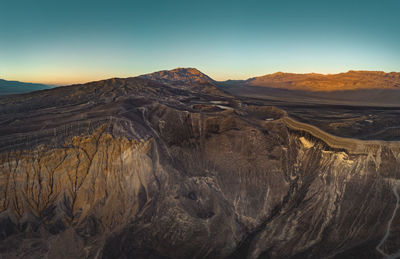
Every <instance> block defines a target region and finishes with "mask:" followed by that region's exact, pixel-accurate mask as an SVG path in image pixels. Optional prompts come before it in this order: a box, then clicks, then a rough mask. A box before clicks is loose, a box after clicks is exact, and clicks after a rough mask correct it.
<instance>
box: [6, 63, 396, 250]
mask: <svg viewBox="0 0 400 259" xmlns="http://www.w3.org/2000/svg"><path fill="white" fill-rule="evenodd" d="M385 84H386V83H385ZM228 90H229V89H228V88H227V87H225V86H223V85H221V84H220V83H218V82H217V81H215V80H213V79H211V78H210V77H208V76H206V75H204V74H203V73H201V72H200V71H198V70H196V69H192V68H189V69H175V70H172V71H160V72H156V73H153V74H148V75H143V76H139V77H132V78H123V79H122V78H112V79H108V80H102V81H97V82H90V83H87V84H81V85H72V86H64V87H58V88H54V89H49V90H43V91H37V92H33V93H29V94H21V95H10V96H7V97H0V143H1V145H0V257H4V258H39V257H40V258H42V257H45V258H396V257H398V256H399V255H400V227H399V226H400V224H399V223H400V213H399V212H398V203H399V193H398V192H399V189H400V139H399V138H398V135H396V134H397V133H396V132H397V131H396V132H393V133H390V134H391V135H390V136H391V137H390V139H389V140H388V139H385V138H379V136H380V135H379V132H381V131H382V129H381V128H379V127H378V126H379V125H384V127H389V126H393V125H391V124H390V123H387V121H384V120H383V119H381V120H382V121H383V122H382V123H380V122H379V120H378V117H379V116H377V118H376V121H377V122H374V123H373V124H374V125H375V123H376V126H375V128H376V132H372V133H371V132H368V134H365V135H363V132H364V131H363V128H360V133H359V134H357V135H356V134H353V133H352V134H351V135H352V136H353V137H349V134H348V132H349V131H346V130H347V129H348V128H345V127H351V124H350V126H348V125H347V124H346V125H344V126H343V125H342V126H343V127H342V128H340V127H336V128H335V127H333V126H332V123H336V124H335V125H336V126H337V122H334V121H333V120H334V118H333V117H332V116H331V117H332V118H331V120H330V121H329V124H327V123H324V120H320V122H318V123H317V122H315V121H313V120H312V119H310V118H309V117H313V116H312V115H307V116H309V117H307V116H305V115H304V116H302V115H301V114H300V113H299V111H300V110H301V109H309V110H312V112H315V113H317V112H318V111H319V110H318V109H316V108H313V107H311V106H310V107H311V108H310V107H309V106H305V107H304V106H295V105H294V104H292V103H289V102H285V104H280V103H278V104H276V103H275V102H276V100H273V101H271V102H268V101H266V100H260V99H256V98H250V97H246V96H243V95H241V96H235V95H234V93H232V91H228ZM275 104H276V105H275ZM296 105H297V104H296ZM299 107H300V108H299ZM317 108H321V107H317ZM328 108H329V107H328ZM328 108H327V109H328ZM329 109H330V108H329ZM373 112H374V110H373V111H370V112H369V113H370V114H374V113H373ZM395 112H397V111H395ZM311 114H313V113H311ZM394 114H396V113H394ZM357 116H358V115H357ZM371 116H372V115H371ZM374 116H375V115H374ZM393 117H396V116H395V115H393ZM368 118H369V117H368ZM368 118H367V119H368ZM374 118H375V117H374ZM347 119H348V118H345V120H347ZM325 121H326V120H325ZM363 121H365V118H363ZM394 121H395V119H392V117H390V122H391V123H392V124H393V123H394ZM364 123H365V125H370V124H369V122H364ZM379 123H380V124H379ZM378 124H379V125H378ZM389 124H390V125H389ZM360 125H361V124H360ZM363 125H364V124H363ZM344 128H345V129H346V130H343V129H344ZM385 129H386V128H385ZM368 130H369V129H368ZM385 132H386V131H385ZM375 133H376V134H375ZM385 134H386V133H385ZM388 134H389V133H387V134H386V135H388ZM358 136H360V138H357V137H358ZM362 136H365V137H363V138H361V137H362ZM368 136H373V137H368ZM376 136H378V137H376Z"/></svg>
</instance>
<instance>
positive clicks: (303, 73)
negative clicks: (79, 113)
mask: <svg viewBox="0 0 400 259" xmlns="http://www.w3.org/2000/svg"><path fill="white" fill-rule="evenodd" d="M176 69H196V70H198V71H200V72H201V73H203V74H205V75H207V76H208V77H210V78H211V79H213V80H215V81H217V82H224V81H230V80H232V81H236V80H237V81H240V80H248V79H252V78H257V77H263V76H268V75H274V74H279V73H281V74H296V75H312V74H314V75H323V76H328V75H338V74H346V73H349V72H382V73H385V74H390V73H400V71H394V70H392V71H385V70H366V69H360V70H356V69H349V70H347V71H342V72H336V73H321V72H288V71H276V72H273V73H266V74H262V75H256V76H251V77H248V78H244V79H243V78H241V79H232V78H227V79H222V80H221V79H220V80H218V79H215V78H218V76H216V77H214V76H211V75H210V74H208V73H204V72H203V71H202V70H200V69H198V68H196V67H175V68H171V69H162V70H156V71H153V72H146V73H144V74H137V75H126V76H125V75H124V76H111V77H106V78H98V79H97V78H93V79H87V80H79V81H70V82H53V81H48V82H46V81H36V80H28V81H27V80H24V79H22V80H19V79H15V78H11V79H7V78H6V77H0V80H5V81H14V82H15V81H16V82H21V83H33V84H42V85H47V86H57V87H59V86H69V85H77V84H87V83H91V82H98V81H103V80H109V79H113V78H130V77H139V76H142V75H146V74H152V73H157V72H161V71H171V70H176Z"/></svg>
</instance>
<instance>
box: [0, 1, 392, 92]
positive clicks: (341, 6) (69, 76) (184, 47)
mask: <svg viewBox="0 0 400 259" xmlns="http://www.w3.org/2000/svg"><path fill="white" fill-rule="evenodd" d="M175 67H196V68H198V69H200V70H201V71H203V72H205V73H206V74H208V75H210V76H211V77H213V78H215V79H217V80H223V79H228V78H231V79H239V78H243V79H244V78H248V77H252V76H257V75H263V74H267V73H272V72H276V71H285V72H300V73H303V72H320V73H336V72H342V71H347V70H349V69H354V70H384V71H400V1H397V0H376V1H368V0H364V1H355V0H346V1H341V0H332V1H327V0H318V1H306V0H303V1H300V0H293V1H288V0H279V1H267V0H263V1H254V0H253V1H251V0H250V1H249V0H241V1H236V0H229V1H218V0H214V1H208V0H206V1H203V0H202V1H199V0H197V1H191V0H185V1H174V0H163V1H154V0H153V1H151V0H148V1H111V0H107V1H103V0H97V1H84V0H80V1H76V0H57V1H54V0H52V1H43V0H35V1H33V0H0V78H4V79H15V80H21V81H31V82H44V83H55V84H67V83H73V82H84V81H90V80H97V79H104V78H109V77H127V76H135V75H139V74H143V73H148V72H152V71H156V70H162V69H171V68H175Z"/></svg>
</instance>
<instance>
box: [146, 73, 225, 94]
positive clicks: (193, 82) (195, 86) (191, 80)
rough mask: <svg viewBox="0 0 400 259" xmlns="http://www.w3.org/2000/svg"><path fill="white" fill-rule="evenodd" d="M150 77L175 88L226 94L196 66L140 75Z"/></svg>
mask: <svg viewBox="0 0 400 259" xmlns="http://www.w3.org/2000/svg"><path fill="white" fill-rule="evenodd" d="M140 77H141V78H146V79H151V80H154V81H157V82H159V83H163V84H166V85H169V86H172V87H175V88H181V89H186V90H192V91H196V92H202V93H208V94H214V95H226V93H225V92H224V91H222V90H221V89H219V88H218V87H216V83H217V82H216V81H215V80H214V79H212V78H210V77H209V76H207V75H206V74H203V73H202V72H200V71H199V70H197V69H196V68H175V69H172V70H163V71H158V72H154V73H151V74H146V75H142V76H140Z"/></svg>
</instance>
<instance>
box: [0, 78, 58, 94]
mask: <svg viewBox="0 0 400 259" xmlns="http://www.w3.org/2000/svg"><path fill="white" fill-rule="evenodd" d="M49 88H51V86H49V85H43V84H34V83H24V82H18V81H7V80H3V79H0V95H8V94H21V93H29V92H33V91H38V90H44V89H49Z"/></svg>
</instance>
